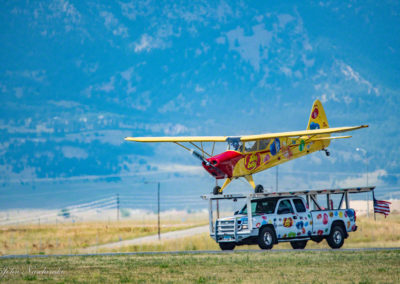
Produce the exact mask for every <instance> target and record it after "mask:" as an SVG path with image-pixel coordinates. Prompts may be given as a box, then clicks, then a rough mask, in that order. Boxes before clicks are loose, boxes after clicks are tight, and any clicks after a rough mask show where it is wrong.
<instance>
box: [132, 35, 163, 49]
mask: <svg viewBox="0 0 400 284" xmlns="http://www.w3.org/2000/svg"><path fill="white" fill-rule="evenodd" d="M133 47H134V51H135V52H136V53H139V52H142V51H146V52H149V51H150V50H152V49H154V48H159V49H164V48H166V47H167V43H165V42H164V41H163V39H162V38H154V37H152V36H149V35H148V34H143V35H142V37H141V38H140V40H139V42H135V43H133Z"/></svg>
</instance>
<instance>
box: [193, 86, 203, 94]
mask: <svg viewBox="0 0 400 284" xmlns="http://www.w3.org/2000/svg"><path fill="white" fill-rule="evenodd" d="M195 91H196V93H202V92H204V88H202V87H200V86H199V85H196V89H195Z"/></svg>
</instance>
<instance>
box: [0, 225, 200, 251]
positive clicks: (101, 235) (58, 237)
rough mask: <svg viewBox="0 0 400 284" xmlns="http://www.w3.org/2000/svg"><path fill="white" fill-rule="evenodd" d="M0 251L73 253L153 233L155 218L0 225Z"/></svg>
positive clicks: (177, 227) (168, 227)
mask: <svg viewBox="0 0 400 284" xmlns="http://www.w3.org/2000/svg"><path fill="white" fill-rule="evenodd" d="M204 224H206V222H205V221H204V219H203V220H199V219H195V220H191V219H187V220H171V221H168V220H167V221H164V222H163V223H162V227H161V231H162V232H168V231H175V230H180V229H186V228H191V227H196V226H199V225H204ZM0 231H1V234H0V254H2V255H4V254H62V253H76V252H78V251H79V249H82V248H86V247H88V246H92V245H98V244H104V243H110V242H116V241H119V240H126V239H133V238H136V237H142V236H147V235H152V234H156V233H157V223H156V221H148V222H147V223H146V224H143V223H141V222H138V221H121V222H111V223H108V222H86V223H68V224H65V223H64V224H58V225H56V224H51V225H49V224H45V225H19V226H2V227H0Z"/></svg>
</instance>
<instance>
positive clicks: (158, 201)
mask: <svg viewBox="0 0 400 284" xmlns="http://www.w3.org/2000/svg"><path fill="white" fill-rule="evenodd" d="M157 185H158V187H157V189H158V190H157V203H158V240H161V232H160V231H161V230H160V182H157Z"/></svg>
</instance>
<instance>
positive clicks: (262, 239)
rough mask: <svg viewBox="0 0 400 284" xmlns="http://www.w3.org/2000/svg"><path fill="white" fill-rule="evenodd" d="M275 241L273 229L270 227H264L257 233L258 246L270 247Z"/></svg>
mask: <svg viewBox="0 0 400 284" xmlns="http://www.w3.org/2000/svg"><path fill="white" fill-rule="evenodd" d="M275 242H276V237H275V232H274V230H273V229H272V228H271V227H264V228H263V229H262V230H261V232H260V234H259V235H258V246H259V247H260V248H261V249H272V247H273V246H274V243H275Z"/></svg>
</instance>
